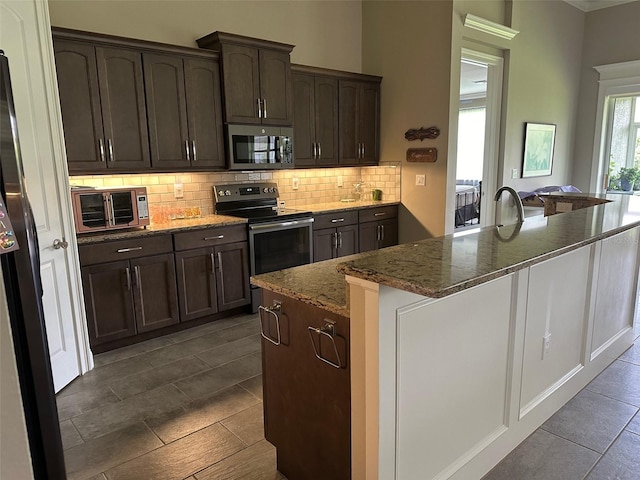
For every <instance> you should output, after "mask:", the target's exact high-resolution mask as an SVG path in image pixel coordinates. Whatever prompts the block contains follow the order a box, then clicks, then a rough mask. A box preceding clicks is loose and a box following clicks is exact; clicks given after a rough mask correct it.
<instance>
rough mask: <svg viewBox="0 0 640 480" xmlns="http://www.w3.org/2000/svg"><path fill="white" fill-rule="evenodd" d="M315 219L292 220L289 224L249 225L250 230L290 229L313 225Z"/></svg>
mask: <svg viewBox="0 0 640 480" xmlns="http://www.w3.org/2000/svg"><path fill="white" fill-rule="evenodd" d="M312 223H313V218H304V219H302V220H290V221H287V222H273V223H259V224H256V225H249V230H253V231H256V232H257V231H261V230H273V229H279V228H289V227H297V226H304V225H311V224H312Z"/></svg>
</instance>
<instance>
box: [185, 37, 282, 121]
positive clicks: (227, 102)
mask: <svg viewBox="0 0 640 480" xmlns="http://www.w3.org/2000/svg"><path fill="white" fill-rule="evenodd" d="M197 43H198V46H199V47H200V48H206V49H211V50H217V51H219V52H220V61H221V67H222V92H223V98H224V113H225V115H224V120H225V122H227V123H247V124H261V125H285V126H288V125H291V124H292V123H293V87H292V82H291V60H290V54H291V50H293V45H286V44H283V43H277V42H270V41H266V40H259V39H256V38H249V37H243V36H240V35H233V34H229V33H223V32H214V33H211V34H209V35H207V36H205V37H202V38H199V39H198V40H197Z"/></svg>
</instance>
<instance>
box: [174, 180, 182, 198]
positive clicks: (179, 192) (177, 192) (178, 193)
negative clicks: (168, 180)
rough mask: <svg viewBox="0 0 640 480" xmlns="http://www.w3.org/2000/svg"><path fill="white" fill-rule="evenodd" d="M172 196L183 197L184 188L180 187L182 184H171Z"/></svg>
mask: <svg viewBox="0 0 640 480" xmlns="http://www.w3.org/2000/svg"><path fill="white" fill-rule="evenodd" d="M173 196H174V197H175V198H182V197H184V187H183V186H182V183H174V184H173Z"/></svg>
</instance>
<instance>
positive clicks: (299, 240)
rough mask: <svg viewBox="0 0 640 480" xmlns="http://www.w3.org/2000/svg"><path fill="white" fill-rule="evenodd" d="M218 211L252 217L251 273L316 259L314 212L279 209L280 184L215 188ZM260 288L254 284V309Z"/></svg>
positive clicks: (253, 309) (250, 223) (252, 184)
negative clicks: (314, 250)
mask: <svg viewBox="0 0 640 480" xmlns="http://www.w3.org/2000/svg"><path fill="white" fill-rule="evenodd" d="M213 190H214V196H215V202H216V204H215V211H216V213H217V214H220V215H230V216H234V217H242V218H246V219H247V220H248V229H249V265H250V271H251V275H259V274H261V273H268V272H273V271H276V270H282V269H284V268H290V267H296V266H298V265H305V264H307V263H311V262H312V261H313V216H312V214H311V212H305V211H301V210H294V209H291V208H286V209H285V208H278V185H277V184H276V183H272V182H269V183H251V184H247V183H242V184H229V185H216V186H214V187H213ZM260 295H261V294H260V289H259V288H258V287H253V286H252V287H251V308H252V311H253V312H256V311H257V310H258V306H259V305H260Z"/></svg>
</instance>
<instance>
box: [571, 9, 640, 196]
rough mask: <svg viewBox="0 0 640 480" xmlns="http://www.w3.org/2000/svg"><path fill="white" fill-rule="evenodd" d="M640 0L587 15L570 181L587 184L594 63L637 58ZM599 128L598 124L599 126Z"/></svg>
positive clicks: (595, 76) (593, 108) (593, 113)
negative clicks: (571, 179) (573, 160)
mask: <svg viewBox="0 0 640 480" xmlns="http://www.w3.org/2000/svg"><path fill="white" fill-rule="evenodd" d="M639 19H640V2H633V3H627V4H624V5H619V6H617V7H612V8H605V9H602V10H595V11H593V12H589V13H587V14H586V22H585V34H584V44H583V51H582V72H581V73H582V77H581V82H580V105H579V109H578V120H577V128H576V137H575V152H576V155H575V162H574V169H573V175H572V178H573V181H574V183H575V185H576V186H578V187H579V188H582V189H587V188H588V187H589V181H590V178H591V175H592V171H591V165H592V159H593V142H594V134H595V132H596V124H595V120H596V119H595V116H596V107H597V105H596V103H597V99H598V74H597V72H596V71H595V70H594V69H593V67H594V66H597V65H607V64H610V63H619V62H628V61H632V60H640V28H639V24H638V20H639ZM597 128H598V131H599V129H600V127H599V126H598V127H597Z"/></svg>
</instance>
